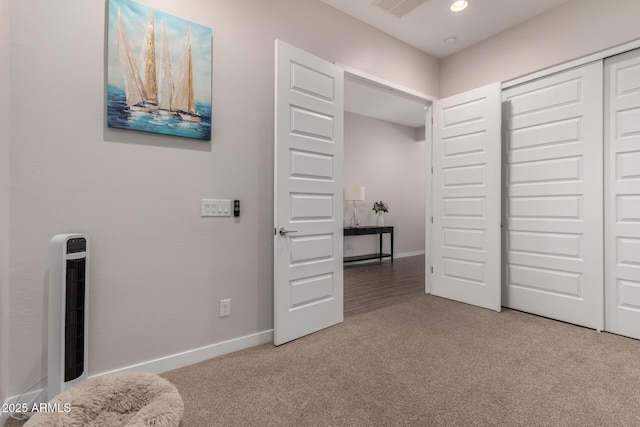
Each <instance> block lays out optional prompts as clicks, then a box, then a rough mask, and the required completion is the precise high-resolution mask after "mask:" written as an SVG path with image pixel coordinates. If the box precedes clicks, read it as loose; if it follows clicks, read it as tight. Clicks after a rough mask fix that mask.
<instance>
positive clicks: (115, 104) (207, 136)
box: [107, 85, 211, 141]
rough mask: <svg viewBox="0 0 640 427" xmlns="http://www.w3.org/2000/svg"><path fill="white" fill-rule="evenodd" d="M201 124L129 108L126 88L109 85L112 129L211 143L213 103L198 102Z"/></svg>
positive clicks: (109, 120) (175, 116)
mask: <svg viewBox="0 0 640 427" xmlns="http://www.w3.org/2000/svg"><path fill="white" fill-rule="evenodd" d="M196 110H197V111H198V113H199V114H200V116H201V120H200V122H188V121H184V120H182V119H181V118H180V116H178V115H165V114H162V113H161V112H160V111H153V110H150V111H144V110H137V111H136V110H130V109H129V108H127V103H126V97H125V93H124V88H121V87H118V86H115V85H109V88H108V96H107V125H108V126H109V127H115V128H123V129H131V130H139V131H143V132H154V133H161V134H165V135H174V136H181V137H184V138H194V139H203V140H206V141H209V140H211V109H210V104H201V103H198V102H197V101H196Z"/></svg>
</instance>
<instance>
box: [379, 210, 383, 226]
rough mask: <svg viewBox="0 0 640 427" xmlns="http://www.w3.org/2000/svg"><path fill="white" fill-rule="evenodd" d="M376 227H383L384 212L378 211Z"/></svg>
mask: <svg viewBox="0 0 640 427" xmlns="http://www.w3.org/2000/svg"><path fill="white" fill-rule="evenodd" d="M378 227H384V214H383V213H382V212H378Z"/></svg>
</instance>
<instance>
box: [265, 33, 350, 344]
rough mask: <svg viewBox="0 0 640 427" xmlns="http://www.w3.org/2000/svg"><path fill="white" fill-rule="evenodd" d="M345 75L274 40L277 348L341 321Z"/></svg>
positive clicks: (275, 324)
mask: <svg viewBox="0 0 640 427" xmlns="http://www.w3.org/2000/svg"><path fill="white" fill-rule="evenodd" d="M343 122H344V72H343V70H342V68H340V67H338V66H336V65H334V64H332V63H330V62H327V61H325V60H322V59H320V58H317V57H315V56H313V55H311V54H309V53H307V52H305V51H302V50H300V49H297V48H295V47H293V46H291V45H289V44H287V43H284V42H282V41H280V40H276V70H275V142H274V144H275V146H274V161H275V167H274V208H275V212H274V237H273V238H274V268H273V274H274V279H273V280H274V343H275V344H276V345H280V344H284V343H286V342H288V341H291V340H294V339H296V338H299V337H302V336H304V335H307V334H310V333H312V332H316V331H318V330H320V329H324V328H326V327H328V326H331V325H335V324H336V323H340V322H342V320H343V276H342V258H343V250H342V244H343V243H342V240H343V236H342V235H343V221H342V216H343V210H342V209H343V208H342V197H343V195H342V192H343V183H342V163H343Z"/></svg>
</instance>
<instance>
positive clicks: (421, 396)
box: [163, 295, 640, 426]
mask: <svg viewBox="0 0 640 427" xmlns="http://www.w3.org/2000/svg"><path fill="white" fill-rule="evenodd" d="M163 376H164V377H166V378H168V379H169V380H170V381H172V382H173V383H174V384H175V385H176V386H177V387H178V389H179V391H180V393H181V394H182V397H183V399H184V402H185V415H184V419H183V424H184V425H185V426H218V425H220V426H229V425H236V426H248V425H272V426H282V425H288V426H329V425H331V426H378V425H380V426H382V425H384V426H396V425H416V426H473V425H477V426H489V425H501V426H534V425H540V426H542V425H548V426H616V425H619V426H640V341H636V340H632V339H628V338H623V337H619V336H615V335H611V334H607V333H600V334H599V333H597V332H595V331H593V330H588V329H584V328H580V327H576V326H572V325H568V324H564V323H560V322H556V321H552V320H548V319H543V318H539V317H536V316H532V315H528V314H524V313H520V312H516V311H512V310H504V311H503V312H502V313H495V312H492V311H488V310H484V309H480V308H475V307H471V306H468V305H465V304H461V303H456V302H452V301H448V300H444V299H441V298H437V297H432V296H426V295H425V296H423V297H420V298H417V299H416V300H414V301H412V302H408V303H402V304H399V305H395V306H392V307H389V308H385V309H381V310H378V311H374V312H371V313H367V314H363V315H360V316H356V317H353V318H350V319H349V320H348V321H346V322H345V323H343V324H342V325H339V326H335V327H333V328H329V329H327V330H324V331H321V332H319V333H316V334H314V335H312V336H309V337H306V338H303V339H300V340H297V341H295V342H292V343H289V344H286V345H284V346H281V347H279V348H274V347H273V346H271V345H265V346H261V347H256V348H253V349H248V350H245V351H241V352H238V353H235V354H231V355H227V356H223V357H220V358H217V359H212V360H209V361H206V362H202V363H199V364H197V365H193V366H190V367H186V368H182V369H178V370H175V371H171V372H168V373H166V374H164V375H163Z"/></svg>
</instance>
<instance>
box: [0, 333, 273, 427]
mask: <svg viewBox="0 0 640 427" xmlns="http://www.w3.org/2000/svg"><path fill="white" fill-rule="evenodd" d="M270 342H273V329H270V330H268V331H264V332H258V333H256V334H252V335H247V336H244V337H240V338H234V339H231V340H229V341H223V342H220V343H216V344H212V345H208V346H206V347H200V348H196V349H193V350H188V351H184V352H182V353H177V354H172V355H170V356H166V357H161V358H159V359H154V360H149V361H147V362H142V363H137V364H135V365H131V366H125V367H123V368H118V369H114V370H112V371H107V372H102V373H100V374H94V375H90V376H89V378H95V377H100V376H102V375H110V374H117V373H122V372H151V373H154V374H160V373H162V372H166V371H171V370H173V369H178V368H182V367H184V366H188V365H193V364H194V363H198V362H203V361H205V360H208V359H212V358H214V357H217V356H222V355H223V354H228V353H233V352H235V351H239V350H244V349H245V348H250V347H255V346H258V345H262V344H267V343H270ZM38 394H39V396H38ZM18 397H20V396H19V395H17V396H11V397H9V398H7V400H6V401H5V403H16V401H17V399H18ZM36 398H37V399H36ZM34 399H36V400H35V401H34V402H31V401H32V400H34ZM46 402H47V393H46V389H42V388H41V389H38V390H34V391H31V392H29V393H25V394H24V395H23V396H22V399H21V402H19V403H29V404H30V405H33V403H38V404H40V403H46ZM8 418H9V414H6V413H3V414H2V418H0V426H3V425H4V423H5V422H6V420H7V419H8Z"/></svg>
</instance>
